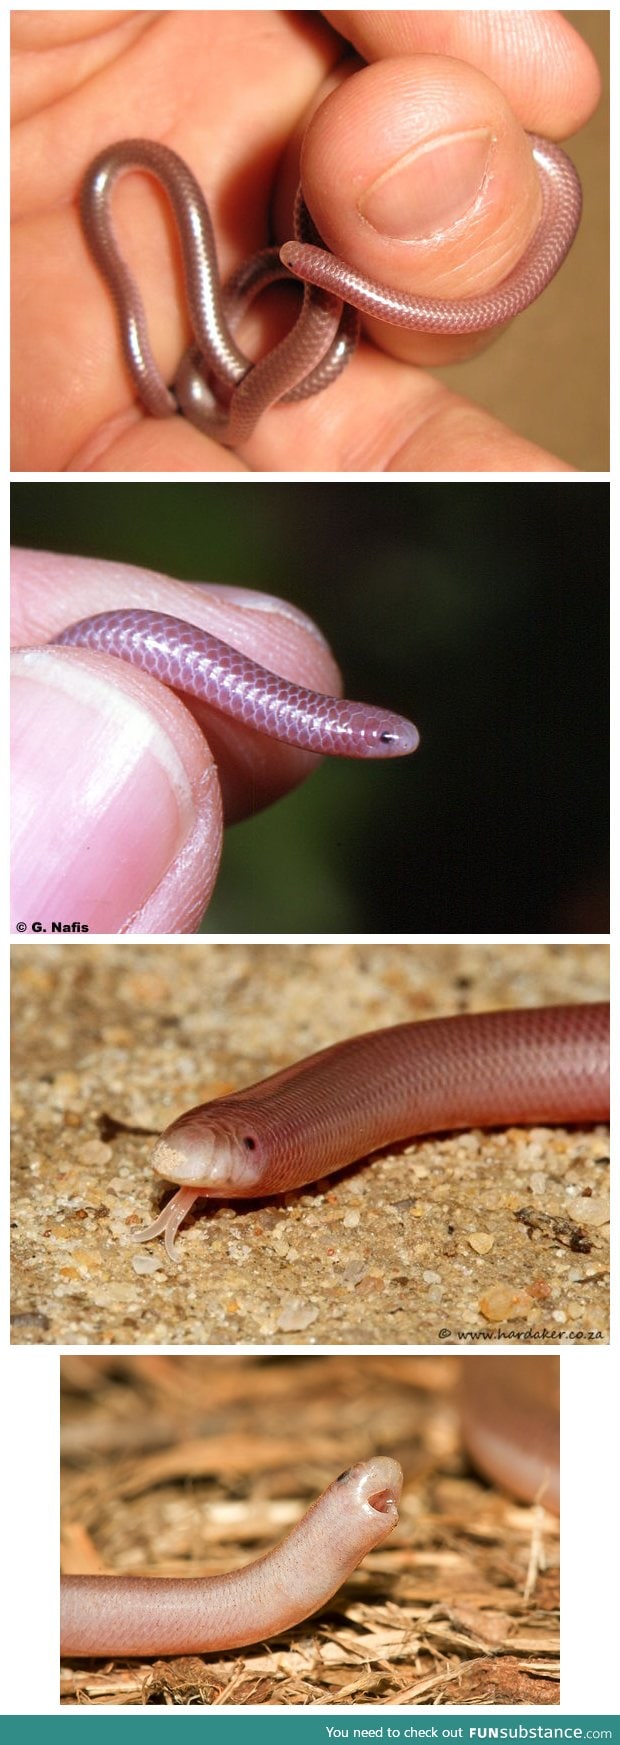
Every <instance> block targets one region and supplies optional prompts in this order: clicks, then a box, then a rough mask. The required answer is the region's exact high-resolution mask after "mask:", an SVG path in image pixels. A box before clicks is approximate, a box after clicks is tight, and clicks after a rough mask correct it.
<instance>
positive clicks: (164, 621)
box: [52, 607, 419, 758]
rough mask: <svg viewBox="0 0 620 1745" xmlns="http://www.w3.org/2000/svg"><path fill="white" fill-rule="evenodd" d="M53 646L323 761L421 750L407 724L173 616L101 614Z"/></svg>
mask: <svg viewBox="0 0 620 1745" xmlns="http://www.w3.org/2000/svg"><path fill="white" fill-rule="evenodd" d="M52 640H53V643H54V645H55V646H59V647H62V648H87V649H92V650H94V651H95V652H96V653H98V654H111V655H115V656H116V657H117V658H118V659H119V660H124V661H128V662H129V663H130V664H131V665H132V666H136V667H139V668H140V670H141V671H142V672H146V673H150V674H152V676H153V678H156V679H160V680H161V682H162V684H164V685H170V686H171V687H172V689H173V690H176V691H180V692H182V693H186V694H187V695H189V696H192V697H198V698H199V700H200V701H202V702H203V703H209V704H211V705H212V707H213V708H215V709H219V710H220V711H221V712H222V713H223V714H225V715H229V716H231V717H232V718H233V719H234V720H235V721H241V722H242V723H243V724H244V725H245V726H246V727H253V728H254V729H255V730H256V731H257V732H258V733H265V734H267V735H268V736H269V737H270V738H271V739H278V740H283V741H284V742H285V743H286V744H287V745H297V746H299V747H300V748H301V749H302V750H304V751H312V752H317V753H318V754H319V755H320V756H323V757H352V758H363V757H364V758H369V757H372V758H387V757H406V756H407V755H408V754H409V752H412V751H415V749H416V746H417V745H418V742H419V735H418V731H417V728H416V727H414V725H413V722H411V721H407V720H405V717H404V716H402V715H395V714H394V713H393V712H392V711H391V710H390V709H379V708H375V707H373V705H372V704H371V703H354V702H351V701H350V699H349V698H347V697H329V696H324V695H323V693H322V692H320V691H309V690H306V689H305V687H304V686H303V685H297V684H295V683H294V681H293V680H289V679H283V678H281V677H280V676H279V674H277V673H272V672H269V671H268V669H267V668H266V667H262V666H259V664H258V662H257V661H255V660H252V659H251V658H250V656H249V655H247V654H242V653H241V652H240V650H239V649H236V648H233V647H232V646H231V645H230V644H229V643H227V642H222V641H221V640H220V638H219V636H212V634H211V632H210V631H209V630H201V629H200V628H199V626H198V625H196V624H188V623H187V622H186V620H185V619H184V618H174V617H172V616H171V615H170V614H168V613H167V612H150V611H147V610H142V609H140V608H138V607H136V608H127V609H126V610H123V609H121V610H119V611H112V612H99V613H96V614H95V615H94V616H92V617H90V618H81V619H80V621H79V623H77V624H70V625H68V626H67V628H66V630H61V631H60V632H59V634H58V636H55V637H53V639H52Z"/></svg>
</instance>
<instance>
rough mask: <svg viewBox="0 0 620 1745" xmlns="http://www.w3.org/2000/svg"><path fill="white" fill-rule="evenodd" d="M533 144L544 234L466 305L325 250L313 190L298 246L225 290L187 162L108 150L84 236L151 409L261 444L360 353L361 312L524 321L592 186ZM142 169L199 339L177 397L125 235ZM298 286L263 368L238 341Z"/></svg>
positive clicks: (153, 147) (456, 321) (300, 220)
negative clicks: (277, 290) (253, 313)
mask: <svg viewBox="0 0 620 1745" xmlns="http://www.w3.org/2000/svg"><path fill="white" fill-rule="evenodd" d="M528 137H529V140H530V145H531V149H532V156H533V158H534V161H535V163H536V167H537V170H538V177H539V182H540V193H541V213H540V218H539V221H538V224H537V227H536V230H535V232H534V235H533V236H532V238H531V240H530V242H529V243H528V245H527V248H526V249H525V252H524V253H523V255H522V256H521V259H520V260H519V261H518V262H517V264H516V266H515V267H513V268H512V270H511V272H509V273H508V275H507V277H506V278H505V279H504V280H503V281H502V283H501V284H500V285H498V286H497V288H496V289H495V290H491V291H484V292H482V293H481V294H480V295H478V296H472V297H462V298H455V299H454V300H445V299H441V298H437V297H425V296H416V295H415V294H411V295H409V294H406V293H401V292H398V291H394V290H392V289H391V288H390V287H389V286H388V285H381V284H377V283H376V282H375V281H374V280H371V279H368V278H366V276H365V275H364V274H363V273H359V272H356V271H355V270H354V269H353V268H352V267H350V266H348V265H347V263H346V262H345V261H341V260H338V259H337V257H336V256H335V255H333V254H331V253H330V252H329V250H327V249H326V248H324V247H323V246H322V244H321V238H320V236H319V234H318V232H317V231H316V229H315V226H314V224H313V222H312V218H311V216H310V214H309V212H308V209H307V207H306V205H305V202H304V199H303V196H302V194H301V190H300V191H299V193H298V196H297V201H296V205H295V213H294V224H293V229H294V239H293V240H292V241H290V242H287V243H285V244H284V246H283V247H282V248H280V249H277V248H269V249H263V250H261V251H260V252H259V253H257V254H255V255H253V256H251V257H250V259H249V260H247V261H246V262H245V263H244V264H243V265H242V266H241V267H240V269H239V270H238V271H237V272H236V273H235V274H233V276H232V278H231V279H230V280H229V281H228V283H227V284H226V286H224V287H223V286H222V284H221V280H220V274H219V268H218V263H217V252H216V245H215V236H214V232H213V226H212V223H211V218H210V214H209V209H208V206H207V203H206V200H205V197H204V194H203V192H202V189H201V187H200V185H199V183H198V182H197V180H196V177H195V176H194V175H193V173H192V171H191V170H190V169H189V167H188V165H187V164H186V163H185V162H184V161H183V159H182V158H181V157H179V156H178V154H177V153H176V152H174V151H171V149H170V147H169V146H165V145H161V144H160V143H158V142H157V141H154V140H147V139H124V140H120V141H118V142H117V143H116V144H115V145H112V146H109V147H107V148H106V149H105V150H104V151H102V152H100V153H99V154H98V156H97V157H96V158H95V159H94V162H93V163H92V164H91V165H90V167H89V169H88V170H87V172H86V176H85V178H84V181H83V184H82V189H81V196H80V212H81V219H82V226H83V230H84V235H85V237H86V241H87V243H88V246H89V248H90V251H91V253H92V255H93V257H94V259H95V261H96V263H97V266H98V267H99V269H100V272H101V273H102V275H103V277H104V279H105V280H106V282H107V284H108V285H109V287H110V290H111V292H112V295H113V298H114V301H115V304H116V310H117V316H118V322H119V329H120V337H121V343H122V348H123V353H124V357H125V362H126V365H127V368H128V370H129V373H130V375H131V378H132V380H133V383H134V386H135V388H136V391H137V394H138V396H139V398H140V400H141V401H142V405H143V407H144V409H145V411H146V412H149V413H150V414H151V416H153V417H155V418H167V417H170V416H171V415H172V414H173V413H175V412H179V411H180V412H182V413H183V414H184V415H185V417H186V418H188V419H189V420H190V421H191V422H192V423H193V424H195V425H197V426H198V428H199V429H200V430H203V431H204V432H205V433H206V434H207V435H209V436H213V437H215V438H216V439H217V440H218V441H219V442H220V443H222V444H224V445H225V446H228V447H234V446H236V445H238V444H239V443H243V442H246V441H247V440H248V438H249V437H250V436H251V434H252V431H253V430H254V428H255V426H256V424H257V423H258V420H259V418H260V417H261V416H262V414H263V412H265V411H266V410H267V409H268V407H270V406H273V405H275V404H276V403H277V402H278V401H290V400H296V399H302V398H306V397H307V396H309V395H312V394H318V393H321V392H322V391H323V389H324V388H326V387H329V385H330V383H331V382H333V381H334V380H335V379H336V377H337V376H339V375H340V373H341V371H342V370H343V369H344V367H345V365H346V364H347V363H348V361H349V359H350V358H351V357H352V355H353V353H354V351H355V348H356V345H357V341H358V337H359V312H361V313H363V314H367V315H373V316H375V317H376V318H377V319H378V320H379V321H384V322H387V323H388V324H390V325H392V326H397V327H403V328H408V329H412V330H414V331H418V332H423V333H436V334H461V333H481V332H484V331H486V330H488V329H490V328H493V327H498V326H500V325H501V324H502V323H504V322H507V321H510V320H512V319H513V317H514V316H515V315H519V314H520V313H521V311H522V310H523V309H526V308H527V307H528V305H529V304H530V303H532V302H533V301H534V299H535V298H536V297H538V296H540V293H541V291H544V289H545V287H546V286H547V285H548V284H549V282H550V280H551V279H552V278H553V277H554V276H555V274H556V273H557V272H558V270H559V268H560V267H561V265H562V262H563V260H564V259H565V257H566V255H567V253H568V250H569V249H570V247H571V244H572V242H573V240H574V238H575V235H576V232H577V229H578V225H579V219H580V216H581V187H580V183H579V177H578V175H577V171H576V169H575V167H574V164H573V163H572V162H571V160H570V158H569V157H567V155H566V153H565V152H563V151H562V150H561V149H560V147H559V146H557V145H554V144H552V143H551V142H550V141H549V140H546V139H542V138H540V137H539V136H538V135H537V134H530V135H529V136H528ZM130 170H143V171H146V172H147V173H148V174H149V175H151V176H153V177H154V178H155V180H156V181H157V182H159V183H160V185H161V187H162V188H163V189H164V192H165V193H166V195H167V197H168V200H169V202H170V206H171V208H172V212H173V215H174V219H175V223H176V227H177V231H178V236H179V242H180V247H181V255H182V261H183V270H184V279H185V291H186V297H187V304H188V312H189V319H190V326H191V330H192V336H193V337H192V343H191V345H190V346H189V348H188V349H187V351H186V352H185V353H184V356H183V358H182V360H181V363H180V366H179V369H178V371H177V374H176V377H175V379H174V382H173V386H172V389H170V388H169V387H168V386H167V384H166V382H165V381H164V378H163V376H162V374H161V371H160V370H159V368H158V366H157V364H156V362H155V359H154V356H153V352H152V350H151V345H150V341H149V336H148V329H147V322H146V316H145V312H144V305H143V302H142V298H141V295H140V291H139V289H138V286H137V284H136V281H135V279H134V277H133V274H132V273H131V272H130V270H129V268H128V266H127V264H126V262H125V260H124V259H123V256H122V254H121V252H120V249H119V246H118V242H117V239H116V235H115V231H114V227H113V224H112V218H111V212H110V199H111V194H112V190H113V188H114V185H115V183H116V182H117V181H118V178H119V176H121V175H123V174H125V173H127V172H128V171H130ZM291 277H292V278H296V279H297V280H298V281H301V283H302V286H303V302H302V307H301V310H300V313H299V315H298V317H297V320H296V322H295V325H294V327H293V328H292V329H291V331H290V333H288V334H287V335H286V337H285V338H284V339H282V340H281V341H280V342H279V344H277V345H275V346H274V347H273V348H272V350H271V351H269V352H268V353H267V354H266V356H265V357H263V358H261V359H260V360H259V362H258V363H252V361H251V360H250V359H249V358H248V357H247V356H246V354H245V353H244V352H243V351H242V350H241V348H240V346H239V345H238V344H237V341H236V338H235V335H236V332H237V329H238V327H239V324H240V322H241V320H242V317H243V315H244V313H245V311H246V309H247V308H248V306H249V304H250V303H251V302H252V301H253V299H254V298H255V297H256V296H257V295H258V293H259V292H260V291H262V290H264V289H265V287H266V286H267V285H270V284H273V283H274V281H276V280H278V279H290V278H291Z"/></svg>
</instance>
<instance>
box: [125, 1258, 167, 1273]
mask: <svg viewBox="0 0 620 1745" xmlns="http://www.w3.org/2000/svg"><path fill="white" fill-rule="evenodd" d="M131 1264H132V1267H133V1270H134V1272H137V1273H138V1274H139V1275H140V1276H141V1277H142V1276H143V1275H144V1276H146V1277H148V1276H149V1274H150V1273H152V1272H159V1271H160V1270H161V1266H162V1262H161V1260H160V1258H159V1255H158V1254H157V1253H151V1254H132V1256H131Z"/></svg>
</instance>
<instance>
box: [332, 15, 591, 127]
mask: <svg viewBox="0 0 620 1745" xmlns="http://www.w3.org/2000/svg"><path fill="white" fill-rule="evenodd" d="M324 16H325V17H326V18H327V19H329V22H330V23H331V24H332V25H333V27H334V29H335V30H337V31H339V33H340V34H341V35H342V36H344V37H346V39H347V41H348V42H351V43H353V45H354V47H355V48H356V49H357V51H358V53H359V54H360V55H362V57H363V59H364V60H365V61H374V60H377V59H381V60H383V59H385V58H388V57H391V56H392V55H412V54H441V55H451V56H454V58H455V59H456V60H461V61H468V62H469V63H470V65H471V66H474V67H478V68H479V70H480V71H481V72H483V73H486V74H487V76H488V78H490V79H494V80H495V82H496V84H498V85H499V86H501V89H502V91H503V92H504V95H505V96H506V97H507V99H508V101H509V103H510V104H511V106H512V108H513V110H514V113H515V115H517V116H518V118H519V120H520V122H521V123H522V125H523V127H527V128H529V129H530V132H532V133H544V134H546V135H547V136H548V138H549V139H565V138H566V136H567V135H568V134H569V133H574V132H576V130H577V128H578V127H582V126H583V124H584V122H585V121H587V120H588V117H589V116H590V115H591V114H592V112H593V110H594V109H595V108H596V104H597V102H598V99H599V95H600V76H599V71H598V67H597V65H596V61H595V59H594V56H593V55H592V53H591V51H590V49H589V48H588V47H587V45H586V43H585V42H583V41H582V39H581V37H580V36H579V35H578V32H577V31H576V30H574V28H573V26H572V25H571V24H569V22H568V19H567V18H565V17H564V16H563V14H562V13H561V12H545V11H541V12H538V11H520V12H513V11H501V10H500V11H491V10H489V9H488V8H487V9H483V10H473V11H461V10H458V11H455V12H442V11H439V12H436V11H434V10H430V11H426V12H416V11H415V10H413V11H402V10H401V11H388V12H347V11H345V12H326V13H325V15H324Z"/></svg>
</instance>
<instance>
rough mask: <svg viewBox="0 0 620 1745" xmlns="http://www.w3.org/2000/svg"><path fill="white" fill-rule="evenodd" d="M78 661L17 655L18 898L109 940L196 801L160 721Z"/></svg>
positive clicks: (188, 825) (169, 856)
mask: <svg viewBox="0 0 620 1745" xmlns="http://www.w3.org/2000/svg"><path fill="white" fill-rule="evenodd" d="M72 653H73V651H69V650H66V651H65V650H64V649H63V650H56V649H47V648H46V649H30V650H26V651H24V652H21V653H19V654H18V655H17V656H15V657H14V685H15V692H14V707H13V724H14V731H15V735H16V739H15V745H14V749H13V770H14V775H15V781H16V802H15V808H14V826H15V844H14V855H13V867H14V872H15V880H16V885H15V891H16V894H17V891H18V890H19V891H20V892H21V895H22V900H23V903H24V904H25V911H24V913H25V916H26V917H27V916H28V915H35V916H36V917H37V918H38V919H43V921H44V922H45V923H46V924H48V920H49V912H50V909H53V914H54V916H55V918H56V919H60V920H61V921H63V920H65V919H68V920H72V919H74V917H75V916H76V915H77V917H78V919H79V920H81V921H84V922H86V923H87V924H88V925H89V927H90V930H91V932H93V931H94V932H101V933H114V932H117V931H118V929H119V927H120V926H121V925H122V923H123V921H124V919H125V917H126V915H127V914H131V913H132V912H133V911H134V910H135V909H137V908H138V907H139V906H140V904H141V903H143V902H144V900H145V897H147V896H148V895H149V893H150V892H151V891H153V890H154V889H155V888H156V887H157V886H158V885H159V883H160V882H161V880H162V878H163V877H164V875H165V873H166V872H167V869H168V867H169V866H170V865H171V864H172V863H173V861H174V860H175V858H176V857H177V856H178V854H179V853H180V851H181V850H182V848H183V845H184V844H185V843H186V842H187V841H188V839H189V837H190V836H191V832H192V830H193V826H194V819H195V807H194V797H193V793H192V788H191V782H190V779H189V775H188V772H187V771H186V769H185V767H184V765H183V762H182V758H181V756H180V754H179V751H178V749H177V747H176V745H175V743H174V741H173V739H172V738H171V737H169V735H168V734H167V733H166V731H165V730H164V728H163V726H162V724H161V721H160V720H159V719H157V718H156V717H155V716H154V715H151V714H150V713H149V711H148V709H147V708H146V707H143V706H141V705H140V703H139V702H138V701H137V700H135V699H134V697H132V696H131V695H130V694H128V692H127V691H126V690H124V689H123V688H122V687H115V686H114V685H113V684H111V683H110V679H109V677H108V675H107V674H105V675H104V676H102V677H101V678H100V677H99V675H98V674H97V673H95V672H93V671H92V670H90V669H88V668H87V667H86V666H82V665H81V664H80V662H79V661H78V660H75V658H73V660H71V654H72ZM59 655H60V658H59ZM67 657H68V658H67ZM34 746H36V756H35V755H34V754H33V747H34ZM37 906H38V907H37ZM21 918H23V917H21Z"/></svg>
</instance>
